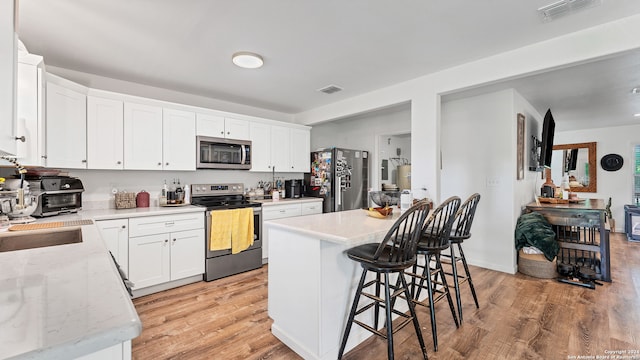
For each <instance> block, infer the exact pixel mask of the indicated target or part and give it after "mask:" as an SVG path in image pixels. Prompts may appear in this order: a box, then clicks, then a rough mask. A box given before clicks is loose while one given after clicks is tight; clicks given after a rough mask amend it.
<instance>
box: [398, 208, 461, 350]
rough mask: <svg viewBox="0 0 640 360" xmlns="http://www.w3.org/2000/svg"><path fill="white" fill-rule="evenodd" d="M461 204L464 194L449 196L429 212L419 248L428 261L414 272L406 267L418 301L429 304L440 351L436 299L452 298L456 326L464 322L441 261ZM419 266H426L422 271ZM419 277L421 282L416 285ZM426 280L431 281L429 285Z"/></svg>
mask: <svg viewBox="0 0 640 360" xmlns="http://www.w3.org/2000/svg"><path fill="white" fill-rule="evenodd" d="M459 207H460V198H459V197H457V196H453V197H450V198H448V199H447V200H445V201H444V202H443V203H442V204H440V206H438V207H437V208H436V209H435V210H434V211H433V212H432V213H431V215H429V218H428V219H427V221H426V224H425V226H424V227H423V230H422V233H421V236H420V241H419V242H418V248H417V256H418V258H419V257H420V255H422V256H423V257H424V265H422V264H418V262H416V263H415V264H414V265H413V272H406V271H405V273H406V274H407V275H409V276H411V295H412V297H413V300H414V301H415V302H416V304H417V305H422V306H425V307H428V308H429V314H430V315H431V333H432V335H433V348H434V350H435V351H438V335H437V328H436V311H435V308H434V305H435V303H437V302H438V301H440V300H441V299H442V298H443V297H446V298H447V301H448V302H449V308H450V309H451V315H453V321H454V322H455V323H456V327H459V326H460V325H459V323H458V318H457V317H456V310H455V307H454V305H453V300H452V298H451V293H450V292H449V286H448V285H447V279H446V278H445V274H444V270H443V269H442V263H441V262H440V253H441V252H442V250H445V249H447V248H448V247H449V235H450V233H451V226H452V225H453V220H454V219H455V214H456V212H457V211H458V208H459ZM418 268H421V269H422V272H421V273H418ZM438 278H440V280H438ZM418 280H419V282H418V284H417V285H416V282H417V281H418ZM425 281H426V283H427V284H426V285H425ZM416 288H417V291H416ZM422 289H426V290H427V291H428V293H429V296H428V298H427V299H426V300H428V303H426V304H425V300H423V301H420V300H419V299H420V292H421V290H422Z"/></svg>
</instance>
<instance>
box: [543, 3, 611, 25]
mask: <svg viewBox="0 0 640 360" xmlns="http://www.w3.org/2000/svg"><path fill="white" fill-rule="evenodd" d="M601 4H602V0H560V1H556V2H554V3H552V4H549V5H546V6H543V7H541V8H539V9H538V14H539V15H540V18H541V19H542V21H544V22H549V21H551V20H555V19H557V18H559V17H562V16H566V15H570V14H572V13H574V12H576V11H579V10H583V9H586V8H590V7H593V6H597V5H601Z"/></svg>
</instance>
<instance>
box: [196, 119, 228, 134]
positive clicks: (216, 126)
mask: <svg viewBox="0 0 640 360" xmlns="http://www.w3.org/2000/svg"><path fill="white" fill-rule="evenodd" d="M196 122H197V125H196V133H197V135H198V136H211V137H217V138H223V137H224V117H222V116H216V115H209V114H197V115H196Z"/></svg>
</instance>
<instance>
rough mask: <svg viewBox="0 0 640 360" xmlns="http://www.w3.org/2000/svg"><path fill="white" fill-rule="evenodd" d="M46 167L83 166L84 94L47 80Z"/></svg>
mask: <svg viewBox="0 0 640 360" xmlns="http://www.w3.org/2000/svg"><path fill="white" fill-rule="evenodd" d="M46 136H47V166H48V167H60V168H66V169H85V168H86V167H87V97H86V95H84V94H80V93H78V92H75V91H73V90H71V89H67V88H64V87H62V86H59V85H56V84H53V83H50V82H49V83H47V135H46Z"/></svg>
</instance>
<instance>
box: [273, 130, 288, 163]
mask: <svg viewBox="0 0 640 360" xmlns="http://www.w3.org/2000/svg"><path fill="white" fill-rule="evenodd" d="M290 131H291V130H290V129H289V128H288V127H284V126H276V125H272V126H271V166H273V167H275V171H279V172H283V171H285V172H286V171H290V169H291V165H290V164H291V139H290Z"/></svg>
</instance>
